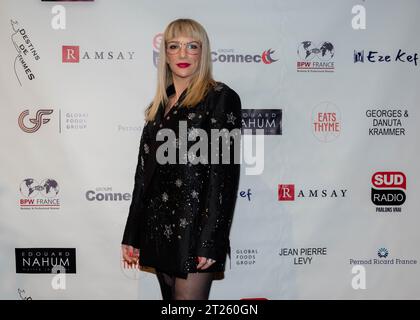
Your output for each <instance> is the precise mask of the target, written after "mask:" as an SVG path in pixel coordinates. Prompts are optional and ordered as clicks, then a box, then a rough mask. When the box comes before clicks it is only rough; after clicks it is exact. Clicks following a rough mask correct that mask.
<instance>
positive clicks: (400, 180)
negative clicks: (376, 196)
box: [372, 171, 407, 190]
mask: <svg viewBox="0 0 420 320" xmlns="http://www.w3.org/2000/svg"><path fill="white" fill-rule="evenodd" d="M406 181H407V178H406V177H405V174H404V173H402V172H399V171H389V172H384V171H382V172H376V173H375V174H374V175H373V176H372V184H373V185H374V186H375V187H376V188H401V189H404V190H406Z"/></svg>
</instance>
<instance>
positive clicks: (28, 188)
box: [19, 178, 38, 198]
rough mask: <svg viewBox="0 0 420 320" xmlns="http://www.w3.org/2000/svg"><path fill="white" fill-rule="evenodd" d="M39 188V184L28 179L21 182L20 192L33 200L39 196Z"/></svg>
mask: <svg viewBox="0 0 420 320" xmlns="http://www.w3.org/2000/svg"><path fill="white" fill-rule="evenodd" d="M37 186H38V182H37V181H36V180H35V179H32V178H27V179H24V180H23V181H22V182H21V184H20V186H19V191H20V193H21V194H22V195H23V196H24V197H26V198H33V197H35V195H36V194H37V192H36V191H37V188H36V187H37Z"/></svg>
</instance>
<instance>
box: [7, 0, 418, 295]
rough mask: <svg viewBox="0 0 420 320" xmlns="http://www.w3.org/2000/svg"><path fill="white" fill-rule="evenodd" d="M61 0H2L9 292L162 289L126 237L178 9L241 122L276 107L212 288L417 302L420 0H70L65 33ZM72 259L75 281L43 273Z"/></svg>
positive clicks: (246, 178) (244, 178)
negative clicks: (58, 9)
mask: <svg viewBox="0 0 420 320" xmlns="http://www.w3.org/2000/svg"><path fill="white" fill-rule="evenodd" d="M56 4H57V3H54V2H41V1H38V0H19V1H16V0H13V1H12V0H1V2H0V24H1V27H0V41H1V43H2V46H1V48H2V50H1V51H0V70H1V72H0V97H1V100H0V112H1V118H2V119H3V121H2V125H1V126H0V133H1V139H0V144H1V150H2V152H1V158H0V159H1V160H0V161H1V162H0V164H1V166H0V168H1V169H0V170H1V176H0V177H1V178H0V253H1V259H0V282H1V286H0V298H2V299H27V298H32V299H160V293H159V288H158V283H157V281H156V279H155V276H154V275H153V274H152V273H149V272H144V271H134V270H130V269H125V268H124V266H122V265H121V257H120V243H121V238H122V232H123V228H124V225H125V222H126V218H127V213H128V207H129V204H130V197H131V192H132V188H133V185H134V171H135V166H136V161H137V152H138V145H139V140H140V134H141V130H142V126H143V112H144V109H145V107H146V105H147V104H148V103H149V102H150V101H151V99H152V97H153V95H154V90H155V85H156V81H155V79H156V68H155V66H154V55H155V53H156V50H157V47H158V46H159V39H160V38H159V33H161V32H163V30H164V28H165V26H166V25H167V24H168V23H169V22H170V21H172V20H173V19H176V18H180V17H189V18H193V19H195V20H197V21H199V22H200V23H201V24H202V25H203V26H204V27H205V28H206V30H207V32H208V34H209V37H210V41H211V46H212V51H213V52H214V53H213V57H214V58H215V60H216V61H215V62H214V65H213V68H214V76H215V78H216V79H217V80H219V81H223V82H225V83H226V84H228V85H229V86H230V87H232V88H233V89H234V90H235V91H236V92H238V94H239V95H240V97H241V100H242V108H243V109H244V115H245V117H244V121H245V122H244V125H248V124H249V123H248V122H247V121H248V116H249V114H251V113H252V112H248V111H249V110H252V109H255V110H254V114H255V111H258V109H275V110H278V109H280V110H281V112H282V118H281V122H280V124H281V134H275V135H265V145H264V146H265V152H264V156H265V161H264V171H263V172H262V174H260V175H253V176H250V175H246V174H245V167H246V166H247V165H243V166H242V175H241V182H240V187H239V189H240V192H242V193H241V194H240V196H239V198H238V203H237V207H236V211H235V217H234V221H233V226H232V232H231V242H232V259H231V260H228V262H227V270H226V272H225V278H224V279H223V280H222V281H216V282H215V283H214V285H213V288H212V291H211V295H210V298H211V299H242V298H266V299H318V298H319V299H384V298H390V299H403V298H404V299H407V298H408V299H419V298H420V271H419V265H418V259H419V254H418V245H419V242H420V233H419V232H418V225H419V222H420V217H419V215H418V214H419V204H418V203H417V204H416V200H415V199H416V196H417V195H418V193H419V191H420V182H419V181H420V170H419V168H418V164H417V161H416V160H415V159H416V157H418V156H419V154H420V145H419V136H420V135H419V127H418V125H416V123H418V122H419V118H418V103H419V98H420V94H419V91H418V80H419V68H420V66H419V65H418V61H417V53H418V52H420V40H419V38H418V32H419V31H420V30H419V29H420V27H419V25H418V19H417V13H418V12H419V10H420V2H419V1H416V0H411V1H409V0H406V1H396V0H394V1H391V0H386V1H385V0H370V1H353V0H342V1H334V0H317V1H310V0H305V1H304V0H301V1H296V0H294V1H291V0H290V1H280V0H278V1H274V0H271V1H252V0H240V1H239V0H235V1H222V0H214V1H196V0H195V1H187V0H178V1H164V0H155V1H137V0H124V1H117V0H95V1H94V2H86V3H75V2H73V3H70V2H63V3H62V4H63V6H64V8H65V9H66V29H64V30H63V29H58V30H56V29H54V28H52V26H51V21H52V20H53V19H54V17H55V16H56V15H57V14H54V13H52V12H51V9H52V8H53V6H54V5H56ZM356 5H362V6H363V8H364V9H365V14H366V28H365V29H354V28H353V26H352V20H353V19H354V17H355V16H358V17H360V16H361V15H363V11H362V13H360V7H359V9H358V10H359V11H355V13H352V8H353V7H354V6H356ZM363 8H362V9H363ZM356 18H357V17H356ZM360 23H363V19H362V20H361V21H360ZM63 46H73V47H71V48H70V49H71V50H69V48H67V47H63ZM77 49H78V50H79V61H78V62H76V61H75V60H72V61H71V62H68V61H66V60H65V58H71V59H74V58H76V55H75V52H76V51H75V50H77ZM270 49H271V51H270V52H269V57H271V61H272V62H271V63H264V62H262V61H261V60H262V59H261V55H263V53H264V52H266V51H268V50H270ZM399 50H401V51H399ZM63 52H64V55H63ZM375 52H376V53H375ZM229 54H230V55H251V56H255V55H258V57H257V58H256V59H255V60H256V61H254V60H253V61H251V62H240V61H238V60H234V61H233V62H226V61H223V60H224V56H223V55H229ZM19 55H20V56H21V57H22V58H21V59H20V58H19ZM380 55H381V56H384V60H389V61H379V59H380ZM387 55H389V58H386V57H385V56H387ZM355 57H358V59H359V60H357V61H355ZM360 57H363V58H364V59H363V61H360ZM269 60H270V59H269ZM273 60H275V61H273ZM373 61H376V62H373ZM25 110H28V111H27V114H26V113H24V111H25ZM39 110H47V111H41V114H40V113H38V116H37V112H38V111H39ZM247 110H248V111H247ZM247 112H248V113H247ZM263 117H264V115H263V116H262V118H263ZM19 118H20V119H21V121H20V122H19V120H18V119H19ZM29 119H32V121H30V120H29ZM46 119H49V121H48V120H47V121H46ZM259 119H261V117H259ZM36 124H37V127H35V129H33V130H31V128H32V127H34V126H35V125H36ZM321 127H322V128H328V129H327V130H323V131H322V130H321V131H320V130H319V128H321ZM388 129H390V130H389V131H386V130H388ZM375 130H376V131H375ZM380 130H382V131H380ZM28 131H33V132H28ZM390 133H391V134H390ZM381 172H385V173H384V174H383V173H381ZM381 177H384V179H385V184H378V183H377V182H378V181H380V180H379V179H380V178H381ZM373 178H374V179H373ZM399 179H402V180H399ZM388 182H389V183H388ZM392 182H393V183H392ZM292 188H294V195H295V196H294V200H291V199H289V201H285V199H284V198H280V199H279V195H280V196H284V195H287V194H290V193H291V191H292ZM106 194H107V196H105V195H106ZM372 194H376V195H378V194H379V195H381V196H380V198H381V199H383V200H382V203H379V204H378V203H377V202H374V201H372ZM383 194H385V196H382V195H383ZM396 194H398V197H400V198H398V197H397V201H396V202H392V201H391V200H392V197H393V196H394V195H396ZM109 195H111V196H109ZM401 197H403V198H405V201H404V202H403V201H400V202H398V201H399V200H401ZM402 202H403V203H402ZM388 209H390V210H391V211H390V212H388ZM384 211H385V212H384ZM52 248H55V250H52ZM16 249H18V250H16ZM21 249H23V250H21ZM72 249H75V250H72ZM22 252H23V253H22ZM54 252H55V253H54ZM60 253H61V254H62V255H63V256H62V257H64V258H63V260H61V261H64V262H63V263H64V264H65V265H66V266H67V267H71V268H74V270H73V273H70V272H72V271H70V269H71V268H70V269H69V270H68V272H69V273H67V274H66V276H65V287H64V286H63V281H61V282H59V283H60V284H61V287H60V286H59V287H57V285H54V283H56V284H57V282H55V281H57V278H54V276H53V275H52V274H51V273H50V272H51V271H49V269H50V268H51V265H52V264H53V261H54V260H53V259H54V257H56V256H54V254H56V255H58V254H60ZM22 254H25V256H24V257H22ZM31 254H32V256H31ZM37 254H40V255H41V256H37ZM67 254H69V255H70V257H69V256H67ZM73 254H74V255H73ZM36 258H38V260H36ZM66 259H69V260H66ZM356 265H360V266H362V267H363V268H362V269H361V270H362V271H358V272H357V273H352V268H353V267H354V266H356ZM46 270H47V271H46ZM359 270H360V269H359ZM30 272H32V273H30ZM363 275H364V276H365V277H363ZM61 279H62V278H61ZM357 279H358V281H356V280H357ZM363 279H365V280H366V281H365V282H364V281H363ZM363 284H365V286H363ZM60 288H61V289H60ZM357 288H359V289H357Z"/></svg>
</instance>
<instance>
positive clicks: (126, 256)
mask: <svg viewBox="0 0 420 320" xmlns="http://www.w3.org/2000/svg"><path fill="white" fill-rule="evenodd" d="M121 251H122V257H123V261H124V262H125V263H127V264H128V265H132V264H134V265H137V263H138V261H139V257H140V250H139V249H137V248H134V247H133V246H129V245H126V244H123V245H121Z"/></svg>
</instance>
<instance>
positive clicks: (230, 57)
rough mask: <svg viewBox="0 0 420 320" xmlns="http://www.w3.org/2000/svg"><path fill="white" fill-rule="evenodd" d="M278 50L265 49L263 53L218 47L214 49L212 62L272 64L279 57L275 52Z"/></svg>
mask: <svg viewBox="0 0 420 320" xmlns="http://www.w3.org/2000/svg"><path fill="white" fill-rule="evenodd" d="M275 52H276V50H273V49H272V48H270V49H268V50H264V51H263V52H262V53H261V54H252V53H235V49H232V48H230V49H218V50H217V51H212V52H211V56H212V62H213V63H216V62H217V63H263V64H272V63H274V62H276V61H278V59H274V53H275Z"/></svg>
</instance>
